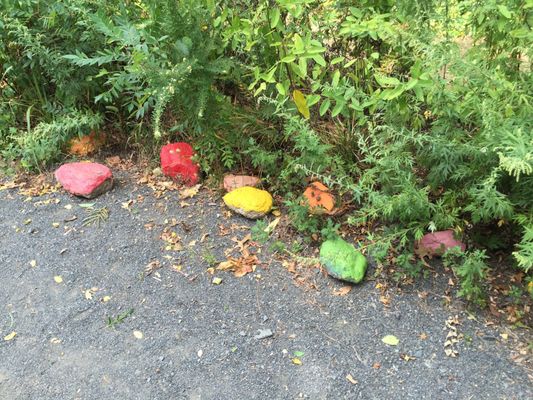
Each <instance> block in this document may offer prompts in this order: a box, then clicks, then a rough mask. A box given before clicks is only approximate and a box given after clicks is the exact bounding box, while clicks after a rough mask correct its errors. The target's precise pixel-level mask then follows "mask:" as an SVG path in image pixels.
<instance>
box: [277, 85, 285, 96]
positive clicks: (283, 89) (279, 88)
mask: <svg viewBox="0 0 533 400" xmlns="http://www.w3.org/2000/svg"><path fill="white" fill-rule="evenodd" d="M276 89H278V92H279V94H281V95H282V96H285V95H286V94H287V91H286V90H285V86H283V85H282V84H281V83H276Z"/></svg>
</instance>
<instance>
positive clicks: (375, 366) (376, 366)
mask: <svg viewBox="0 0 533 400" xmlns="http://www.w3.org/2000/svg"><path fill="white" fill-rule="evenodd" d="M372 368H374V369H380V368H381V364H380V363H378V362H375V363H374V364H372Z"/></svg>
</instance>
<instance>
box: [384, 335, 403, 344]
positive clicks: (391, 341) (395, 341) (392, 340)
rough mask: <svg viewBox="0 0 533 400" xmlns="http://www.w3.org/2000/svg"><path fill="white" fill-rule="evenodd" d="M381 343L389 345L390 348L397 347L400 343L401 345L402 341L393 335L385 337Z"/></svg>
mask: <svg viewBox="0 0 533 400" xmlns="http://www.w3.org/2000/svg"><path fill="white" fill-rule="evenodd" d="M381 341H382V342H383V343H385V344H388V345H389V346H397V345H398V343H400V340H399V339H398V338H397V337H396V336H393V335H387V336H384V337H383V339H381Z"/></svg>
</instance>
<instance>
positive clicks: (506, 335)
mask: <svg viewBox="0 0 533 400" xmlns="http://www.w3.org/2000/svg"><path fill="white" fill-rule="evenodd" d="M500 336H501V337H502V339H503V340H507V339H509V334H507V333H500Z"/></svg>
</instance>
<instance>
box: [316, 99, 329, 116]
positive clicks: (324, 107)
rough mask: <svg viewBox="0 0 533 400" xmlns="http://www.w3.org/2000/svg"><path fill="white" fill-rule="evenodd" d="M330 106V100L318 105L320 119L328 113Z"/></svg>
mask: <svg viewBox="0 0 533 400" xmlns="http://www.w3.org/2000/svg"><path fill="white" fill-rule="evenodd" d="M330 106H331V100H330V99H326V100H325V101H323V102H322V104H321V105H320V110H319V112H320V116H321V117H322V116H323V115H324V114H325V113H327V112H328V110H329V107H330Z"/></svg>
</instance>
